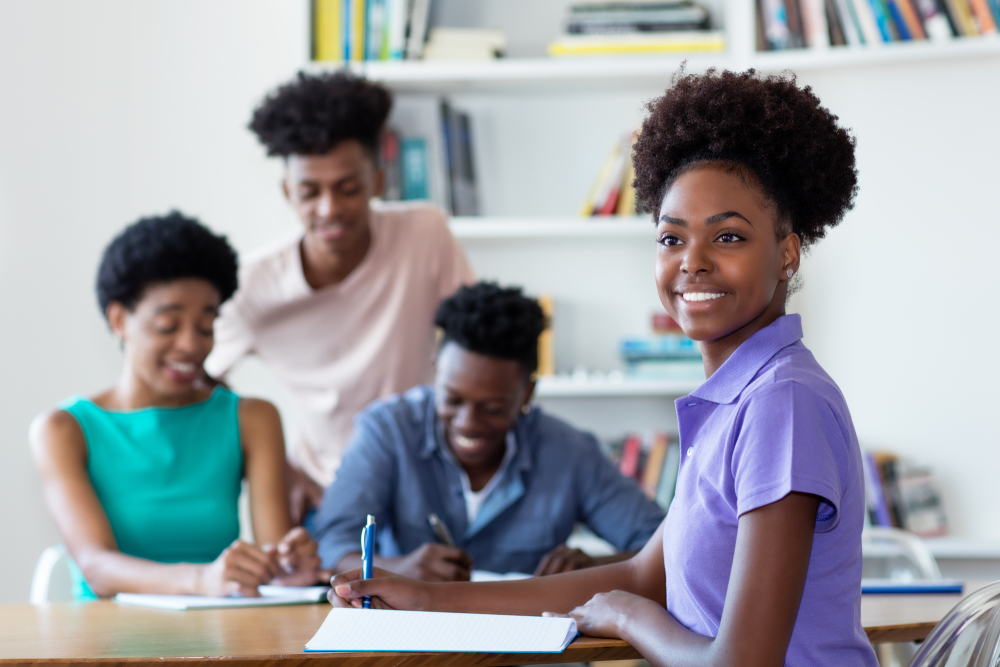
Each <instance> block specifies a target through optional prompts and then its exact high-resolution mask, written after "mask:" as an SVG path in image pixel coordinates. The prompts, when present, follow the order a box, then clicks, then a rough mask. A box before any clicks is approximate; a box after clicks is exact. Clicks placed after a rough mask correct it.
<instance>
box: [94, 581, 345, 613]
mask: <svg viewBox="0 0 1000 667" xmlns="http://www.w3.org/2000/svg"><path fill="white" fill-rule="evenodd" d="M257 591H258V592H259V593H260V597H258V598H249V597H236V596H232V597H209V596H205V595H156V594H147V593H119V594H118V595H116V596H115V597H114V601H115V602H117V603H118V604H123V605H131V606H137V607H153V608H155V609H171V610H174V611H185V610H188V609H226V608H230V607H274V606H280V605H290V604H315V603H317V602H325V601H326V595H327V593H329V592H330V587H329V586H258V587H257Z"/></svg>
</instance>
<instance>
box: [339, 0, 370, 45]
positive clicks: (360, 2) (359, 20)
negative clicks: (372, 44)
mask: <svg viewBox="0 0 1000 667" xmlns="http://www.w3.org/2000/svg"><path fill="white" fill-rule="evenodd" d="M344 1H345V2H350V3H351V18H350V21H351V36H350V40H349V43H350V46H351V60H364V59H365V12H366V11H367V10H366V8H365V0H344Z"/></svg>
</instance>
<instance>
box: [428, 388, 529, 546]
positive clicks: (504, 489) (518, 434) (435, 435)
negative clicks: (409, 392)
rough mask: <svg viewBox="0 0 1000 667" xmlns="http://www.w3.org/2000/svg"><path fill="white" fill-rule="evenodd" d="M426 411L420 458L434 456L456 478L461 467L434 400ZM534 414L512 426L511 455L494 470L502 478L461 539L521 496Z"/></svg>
mask: <svg viewBox="0 0 1000 667" xmlns="http://www.w3.org/2000/svg"><path fill="white" fill-rule="evenodd" d="M427 411H428V412H427V414H426V416H425V419H424V423H425V424H426V429H427V430H426V432H425V434H424V444H423V447H422V448H421V450H420V457H421V458H424V459H428V458H431V457H432V456H434V455H435V453H436V454H438V455H439V456H440V457H441V459H442V460H443V461H445V462H446V463H447V464H448V465H450V466H452V467H454V469H455V474H456V475H460V474H461V473H462V470H461V467H460V466H459V464H458V461H456V460H455V456H454V454H452V453H451V451H450V450H449V449H448V448H447V447H448V446H447V445H446V444H445V441H444V428H443V427H442V426H441V424H440V421H439V420H438V417H437V411H436V410H435V407H434V401H429V402H428V406H427ZM536 412H537V410H536V409H532V410H531V411H530V412H529V413H528V414H526V415H521V416H519V417H518V419H517V421H516V422H515V423H514V427H513V428H512V429H511V431H510V432H509V433H508V434H507V437H508V438H513V439H514V443H513V444H514V445H515V447H516V449H515V453H514V456H513V458H512V459H511V460H510V462H509V464H508V465H507V467H506V469H503V468H501V469H500V470H497V474H498V475H502V476H503V477H501V479H500V483H499V484H497V486H496V487H495V488H494V489H493V491H492V492H491V493H490V495H489V496H488V497H487V498H486V500H485V502H484V503H483V506H482V508H481V509H480V510H479V514H478V515H477V516H476V520H475V521H474V522H473V523H472V524H471V525H468V528H467V529H466V531H465V535H464V536H463V537H464V538H465V539H468V538H470V537H471V536H472V535H474V534H476V533H478V532H479V531H480V530H482V529H483V528H484V527H485V526H487V525H489V523H490V522H491V521H493V519H495V518H496V517H497V516H499V515H500V513H501V512H503V511H504V510H505V509H507V508H508V507H510V506H511V505H513V504H514V503H515V502H517V501H518V500H520V498H521V497H522V496H524V494H525V492H526V490H527V482H526V480H525V475H527V474H528V473H530V472H531V469H532V467H533V463H532V458H533V457H532V456H531V446H530V443H529V441H528V438H527V433H528V427H529V426H530V425H531V423H532V422H533V421H534V420H535V419H536V418H537V414H536ZM463 506H464V505H463Z"/></svg>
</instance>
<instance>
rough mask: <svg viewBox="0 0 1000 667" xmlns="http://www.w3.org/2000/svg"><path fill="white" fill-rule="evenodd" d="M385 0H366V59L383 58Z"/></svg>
mask: <svg viewBox="0 0 1000 667" xmlns="http://www.w3.org/2000/svg"><path fill="white" fill-rule="evenodd" d="M384 19H385V0H365V60H381V59H382V27H383V23H384Z"/></svg>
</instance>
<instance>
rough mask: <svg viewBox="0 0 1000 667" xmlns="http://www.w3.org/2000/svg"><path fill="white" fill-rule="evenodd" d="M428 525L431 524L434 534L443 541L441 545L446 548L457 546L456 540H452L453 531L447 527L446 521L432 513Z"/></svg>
mask: <svg viewBox="0 0 1000 667" xmlns="http://www.w3.org/2000/svg"><path fill="white" fill-rule="evenodd" d="M427 523H429V524H431V528H433V529H434V534H435V535H437V538H438V539H439V540H441V543H442V544H444V545H445V546H446V547H453V546H455V540H453V539H451V531H450V530H448V526H446V525H445V523H444V521H442V520H441V518H440V517H439V516H438V515H437V514H435V513H434V512H431V513H430V514H428V515H427Z"/></svg>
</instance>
